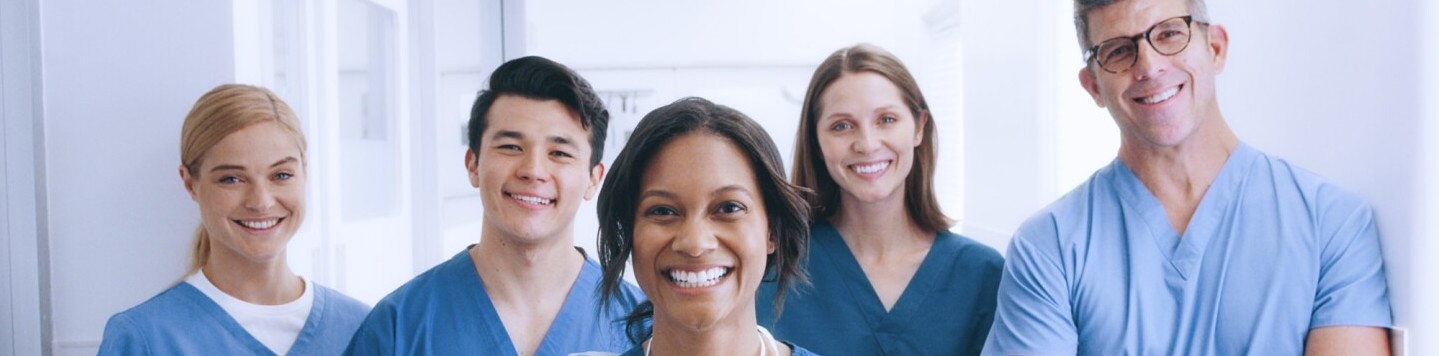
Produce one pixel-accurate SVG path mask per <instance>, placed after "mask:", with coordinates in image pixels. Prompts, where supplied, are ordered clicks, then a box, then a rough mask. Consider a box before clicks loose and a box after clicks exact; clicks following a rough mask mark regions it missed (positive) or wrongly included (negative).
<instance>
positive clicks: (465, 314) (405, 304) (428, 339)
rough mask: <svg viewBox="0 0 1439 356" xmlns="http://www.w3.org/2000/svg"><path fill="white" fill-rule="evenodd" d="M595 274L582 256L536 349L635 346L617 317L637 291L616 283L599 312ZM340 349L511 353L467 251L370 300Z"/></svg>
mask: <svg viewBox="0 0 1439 356" xmlns="http://www.w3.org/2000/svg"><path fill="white" fill-rule="evenodd" d="M471 248H473V246H471ZM581 253H583V251H581ZM601 273H602V272H601V270H600V266H599V264H596V263H595V262H594V261H592V260H589V259H588V258H586V259H585V265H584V267H582V268H581V270H580V275H579V278H577V279H575V284H574V286H573V287H571V288H570V293H569V295H568V296H567V297H565V303H564V305H563V306H561V307H560V312H559V314H558V315H556V316H555V320H554V322H552V323H551V324H550V330H549V331H548V332H546V333H545V338H544V340H542V341H541V342H540V347H539V349H538V350H536V354H538V355H566V354H570V353H574V352H584V351H609V352H620V351H623V350H627V349H629V348H631V347H634V343H632V342H630V340H629V338H628V337H626V335H625V323H624V318H625V316H626V315H629V313H630V311H632V310H634V308H635V306H638V305H639V304H640V303H641V302H644V301H645V297H644V293H643V292H640V290H639V288H636V287H635V286H634V285H632V284H629V283H623V284H622V286H621V288H620V291H619V294H618V296H617V298H612V299H611V300H607V301H605V302H606V303H609V306H608V308H605V309H603V310H601V308H600V304H599V303H600V301H599V286H600V275H601ZM616 299H618V300H616ZM345 354H346V355H515V354H516V350H515V346H514V344H513V343H511V342H510V334H509V332H508V331H506V330H505V325H504V323H502V322H501V321H500V315H499V313H498V312H497V311H495V305H494V304H493V303H491V302H490V296H489V294H488V292H486V291H485V284H484V282H483V281H481V280H480V276H479V274H477V273H475V264H474V261H472V260H470V254H469V252H468V250H466V251H460V253H458V254H456V255H455V256H454V257H452V258H450V260H449V261H446V262H444V263H441V264H440V265H438V266H435V267H434V268H431V269H430V270H429V271H425V273H422V274H420V275H419V276H416V277H415V278H414V279H412V280H410V281H409V282H407V283H405V285H403V286H400V288H399V289H397V290H395V291H394V292H393V293H390V295H388V296H386V297H385V298H384V299H383V300H381V301H380V303H379V304H377V305H375V309H374V311H371V312H370V315H369V316H368V317H366V318H365V322H364V324H363V325H361V326H360V330H359V331H358V332H356V333H355V338H354V340H352V341H351V342H350V347H349V349H347V350H345Z"/></svg>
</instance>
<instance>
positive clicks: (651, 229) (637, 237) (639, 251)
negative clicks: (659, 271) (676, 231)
mask: <svg viewBox="0 0 1439 356" xmlns="http://www.w3.org/2000/svg"><path fill="white" fill-rule="evenodd" d="M665 240H666V239H665V238H664V230H663V229H662V228H660V227H658V226H656V225H653V224H645V223H636V224H635V232H634V246H633V248H632V251H633V252H632V253H631V256H630V258H631V260H632V262H633V263H634V265H635V272H636V273H635V274H636V275H639V274H640V273H639V271H640V270H641V269H644V270H646V271H648V270H652V269H653V268H650V267H651V266H654V263H655V258H657V257H658V256H659V251H660V250H661V249H663V248H664V244H665Z"/></svg>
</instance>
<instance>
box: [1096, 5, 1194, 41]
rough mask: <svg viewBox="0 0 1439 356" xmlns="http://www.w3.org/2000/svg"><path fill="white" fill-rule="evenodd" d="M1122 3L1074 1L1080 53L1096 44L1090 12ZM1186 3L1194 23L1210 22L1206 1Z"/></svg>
mask: <svg viewBox="0 0 1439 356" xmlns="http://www.w3.org/2000/svg"><path fill="white" fill-rule="evenodd" d="M1120 1H1124V0H1074V33H1075V34H1077V35H1079V50H1080V51H1088V50H1089V47H1093V46H1094V42H1091V41H1090V40H1089V18H1088V17H1089V12H1090V11H1094V10H1098V9H1099V8H1101V7H1105V6H1109V5H1113V4H1114V3H1117V2H1120ZM1186 1H1187V2H1188V3H1189V16H1193V17H1194V21H1197V22H1204V23H1208V22H1209V10H1208V9H1207V8H1206V7H1205V6H1204V0H1186Z"/></svg>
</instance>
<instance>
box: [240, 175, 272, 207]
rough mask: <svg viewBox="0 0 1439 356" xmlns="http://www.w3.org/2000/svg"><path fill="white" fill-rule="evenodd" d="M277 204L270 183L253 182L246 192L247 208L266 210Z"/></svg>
mask: <svg viewBox="0 0 1439 356" xmlns="http://www.w3.org/2000/svg"><path fill="white" fill-rule="evenodd" d="M273 206H275V194H274V193H273V192H271V187H270V185H269V184H265V183H264V182H260V183H256V184H251V185H250V189H249V191H248V192H246V194H245V209H249V210H251V211H266V210H269V209H270V207H273Z"/></svg>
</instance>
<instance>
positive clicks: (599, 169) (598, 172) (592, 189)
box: [585, 163, 605, 200]
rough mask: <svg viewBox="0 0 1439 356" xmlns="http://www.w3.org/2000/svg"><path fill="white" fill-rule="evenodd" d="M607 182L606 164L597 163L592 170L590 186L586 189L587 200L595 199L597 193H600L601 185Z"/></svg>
mask: <svg viewBox="0 0 1439 356" xmlns="http://www.w3.org/2000/svg"><path fill="white" fill-rule="evenodd" d="M604 181H605V164H604V163H597V164H595V166H594V167H592V168H590V186H589V188H585V200H590V199H594V198H595V193H596V192H599V191H600V184H602V183H604Z"/></svg>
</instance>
